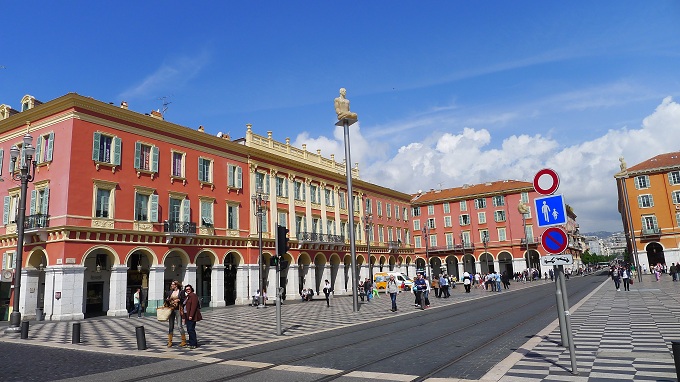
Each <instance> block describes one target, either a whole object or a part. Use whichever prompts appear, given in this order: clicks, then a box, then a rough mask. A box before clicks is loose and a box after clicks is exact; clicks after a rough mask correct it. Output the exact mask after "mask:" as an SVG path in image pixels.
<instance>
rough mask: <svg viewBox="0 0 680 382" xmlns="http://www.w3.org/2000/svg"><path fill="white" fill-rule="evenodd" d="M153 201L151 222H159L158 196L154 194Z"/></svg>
mask: <svg viewBox="0 0 680 382" xmlns="http://www.w3.org/2000/svg"><path fill="white" fill-rule="evenodd" d="M150 200H151V211H150V213H149V221H150V222H154V223H155V222H158V195H156V194H153V195H151V196H150Z"/></svg>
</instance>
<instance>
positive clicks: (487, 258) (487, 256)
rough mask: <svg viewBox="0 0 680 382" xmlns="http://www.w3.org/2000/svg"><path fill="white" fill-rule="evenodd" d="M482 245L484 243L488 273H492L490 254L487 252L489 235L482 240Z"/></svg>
mask: <svg viewBox="0 0 680 382" xmlns="http://www.w3.org/2000/svg"><path fill="white" fill-rule="evenodd" d="M482 243H484V257H485V258H486V273H491V270H490V269H489V253H488V252H487V249H486V248H487V246H488V245H489V235H488V234H487V235H484V237H483V238H482Z"/></svg>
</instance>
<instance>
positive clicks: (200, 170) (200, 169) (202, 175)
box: [198, 158, 205, 182]
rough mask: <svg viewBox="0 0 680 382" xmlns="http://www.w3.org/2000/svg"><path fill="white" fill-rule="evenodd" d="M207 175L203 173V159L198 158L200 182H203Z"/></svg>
mask: <svg viewBox="0 0 680 382" xmlns="http://www.w3.org/2000/svg"><path fill="white" fill-rule="evenodd" d="M204 179H205V174H204V172H203V158H198V180H200V181H201V182H203V180H204Z"/></svg>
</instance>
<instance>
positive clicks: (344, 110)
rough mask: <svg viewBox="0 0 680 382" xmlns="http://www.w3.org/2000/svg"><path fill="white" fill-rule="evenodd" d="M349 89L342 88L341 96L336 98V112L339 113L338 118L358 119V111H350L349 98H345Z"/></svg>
mask: <svg viewBox="0 0 680 382" xmlns="http://www.w3.org/2000/svg"><path fill="white" fill-rule="evenodd" d="M346 94H347V90H346V89H345V88H340V97H337V98H336V99H335V112H336V113H337V114H338V120H339V121H341V120H343V119H358V117H357V113H352V112H351V111H349V100H348V99H347V98H345V95H346Z"/></svg>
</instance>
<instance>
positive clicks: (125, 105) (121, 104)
mask: <svg viewBox="0 0 680 382" xmlns="http://www.w3.org/2000/svg"><path fill="white" fill-rule="evenodd" d="M120 108H121V109H125V110H127V109H128V105H127V101H123V102H121V103H120Z"/></svg>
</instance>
